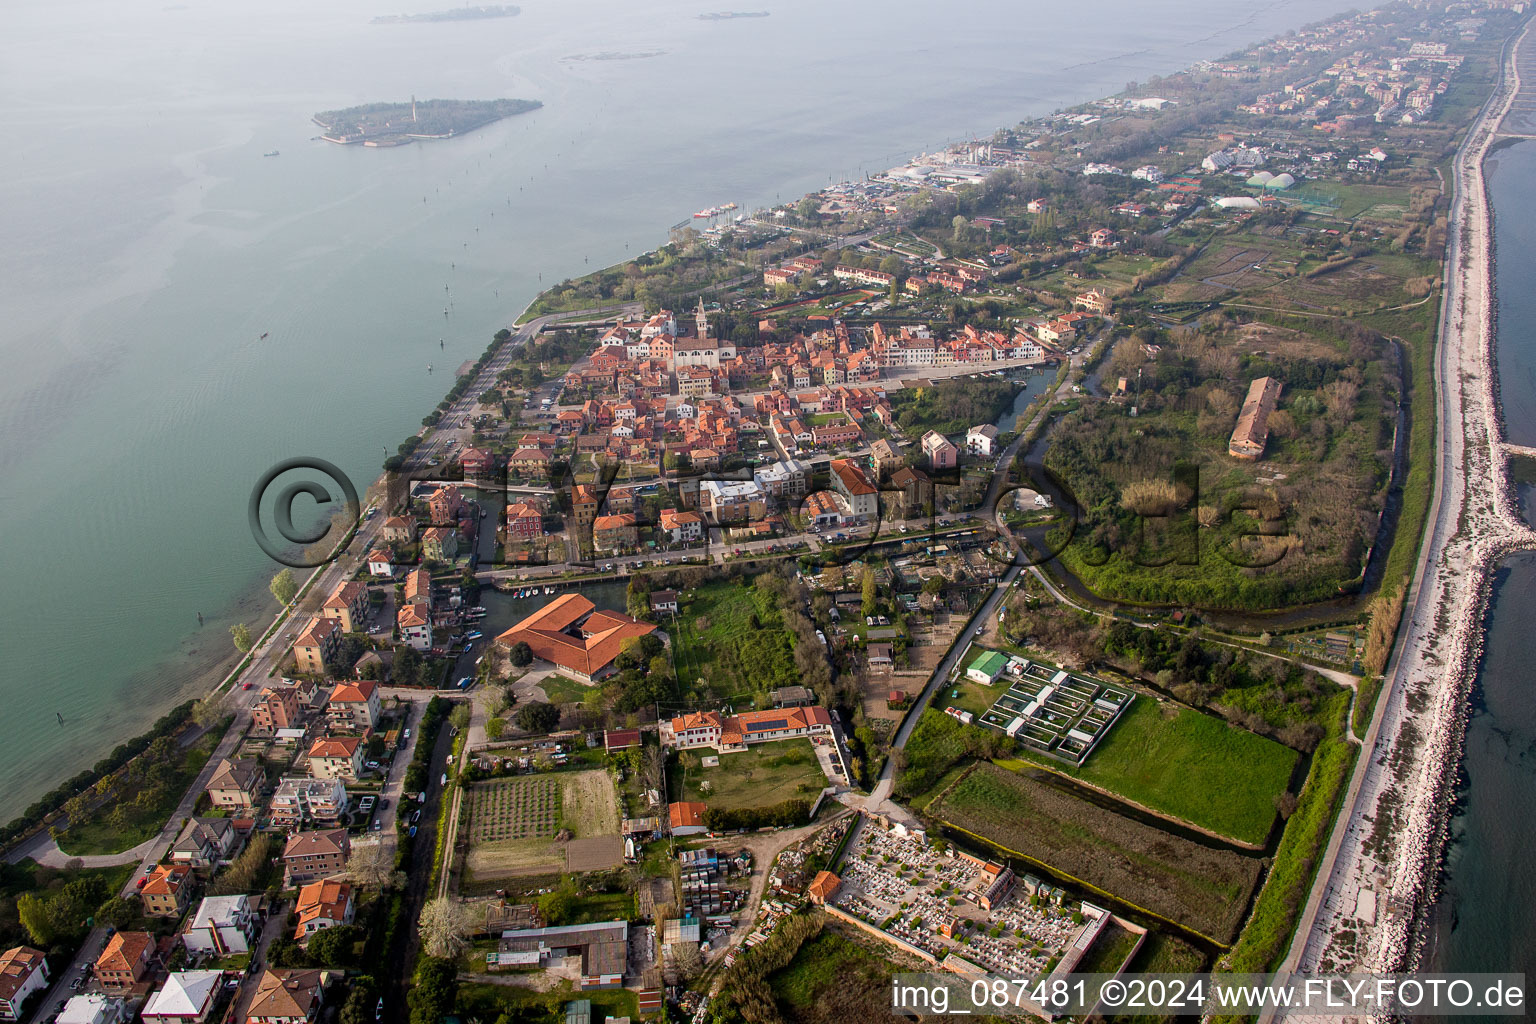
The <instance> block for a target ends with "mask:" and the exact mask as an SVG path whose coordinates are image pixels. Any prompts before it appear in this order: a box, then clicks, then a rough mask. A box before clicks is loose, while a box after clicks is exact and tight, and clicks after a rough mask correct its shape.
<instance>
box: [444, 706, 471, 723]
mask: <svg viewBox="0 0 1536 1024" xmlns="http://www.w3.org/2000/svg"><path fill="white" fill-rule="evenodd" d="M469 718H470V710H469V705H468V704H455V705H454V706H453V710H452V711H450V712H449V713H448V724H449V725H451V726H453V727H454V728H455V729H462V728H464V727H465V726H467V725H469Z"/></svg>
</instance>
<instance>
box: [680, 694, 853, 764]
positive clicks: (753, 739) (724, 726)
mask: <svg viewBox="0 0 1536 1024" xmlns="http://www.w3.org/2000/svg"><path fill="white" fill-rule="evenodd" d="M831 732H832V716H831V715H829V714H828V713H827V709H826V708H824V707H819V706H814V705H813V706H811V707H802V708H776V709H773V710H771V711H746V712H743V713H742V714H739V715H722V714H720V713H719V712H718V711H690V712H688V713H687V714H685V715H679V716H678V717H676V718H671V719H664V720H663V721H662V723H661V745H662V746H663V747H678V748H681V749H687V748H689V747H713V748H715V749H716V750H718V751H719V752H720V753H722V754H729V753H734V752H736V751H739V750H746V749H747V747H748V746H750V745H751V744H753V743H767V742H771V741H773V740H787V739H794V738H796V737H801V736H816V735H830V734H831Z"/></svg>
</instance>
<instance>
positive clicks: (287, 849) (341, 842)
mask: <svg viewBox="0 0 1536 1024" xmlns="http://www.w3.org/2000/svg"><path fill="white" fill-rule="evenodd" d="M347 847H348V842H347V830H346V829H344V828H326V829H319V830H317V831H314V832H300V833H299V834H297V835H295V836H292V837H291V838H289V840H288V843H287V845H285V846H284V847H283V857H284V859H287V858H289V857H320V856H325V855H327V854H335V853H342V852H344V851H345V850H346V849H347Z"/></svg>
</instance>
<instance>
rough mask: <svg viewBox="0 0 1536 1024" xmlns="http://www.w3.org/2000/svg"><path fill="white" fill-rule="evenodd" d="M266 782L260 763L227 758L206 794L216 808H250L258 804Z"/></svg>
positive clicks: (218, 769)
mask: <svg viewBox="0 0 1536 1024" xmlns="http://www.w3.org/2000/svg"><path fill="white" fill-rule="evenodd" d="M283 728H285V729H286V728H287V726H284V727H283ZM266 781H267V775H266V772H264V771H262V768H261V765H260V764H259V763H258V762H256V761H254V760H252V759H250V758H234V759H230V758H227V757H226V758H223V759H222V760H220V761H219V763H218V764H217V765H216V766H215V767H214V769H213V777H212V778H210V779H209V780H208V785H207V787H206V789H205V792H207V794H208V802H209V803H210V804H212V805H213V806H215V807H234V808H248V807H251V806H252V805H253V804H255V803H256V799H257V797H259V796H260V795H261V790H262V787H263V786H264V785H266Z"/></svg>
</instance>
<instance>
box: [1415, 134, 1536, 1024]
mask: <svg viewBox="0 0 1536 1024" xmlns="http://www.w3.org/2000/svg"><path fill="white" fill-rule="evenodd" d="M1488 172H1489V173H1488V183H1489V191H1490V194H1491V196H1492V200H1493V208H1494V216H1495V237H1494V244H1495V248H1496V255H1497V259H1498V273H1497V278H1496V281H1497V288H1498V309H1499V329H1498V331H1499V333H1498V353H1497V354H1498V361H1499V386H1500V393H1501V398H1502V402H1503V406H1504V417H1505V424H1506V430H1507V433H1508V436H1509V440H1510V441H1513V442H1515V443H1516V444H1525V445H1531V444H1536V332H1533V330H1532V326H1531V325H1532V323H1536V321H1533V320H1532V317H1533V315H1536V274H1533V271H1532V267H1533V266H1536V208H1533V207H1532V205H1531V202H1530V182H1531V180H1532V175H1536V146H1532V144H1531V143H1529V142H1522V143H1520V144H1518V145H1516V146H1514V147H1512V148H1509V149H1503V150H1500V151H1499V152H1497V153H1495V154H1494V155H1493V157H1492V158H1491V159H1490V160H1489V161H1488ZM1520 496H1521V504H1522V506H1523V507H1524V509H1525V516H1526V519H1527V520H1528V521H1536V516H1533V504H1532V502H1533V499H1536V489H1533V488H1532V487H1531V486H1530V485H1529V484H1522V485H1521V487H1520ZM1533 620H1536V555H1533V554H1522V555H1518V556H1516V557H1513V558H1511V559H1509V560H1508V561H1507V562H1506V563H1505V566H1504V568H1503V569H1502V570H1501V571H1500V573H1499V576H1498V580H1497V585H1496V587H1495V589H1494V592H1493V602H1492V607H1491V610H1490V612H1489V617H1488V637H1487V645H1486V649H1485V652H1484V655H1483V662H1482V665H1481V667H1480V671H1479V673H1478V679H1477V686H1476V689H1475V690H1474V692H1473V713H1472V720H1471V722H1470V723H1469V726H1468V729H1467V741H1466V758H1465V765H1464V775H1463V780H1462V782H1463V787H1462V790H1461V800H1460V802H1459V804H1458V806H1457V812H1456V815H1455V817H1454V818H1453V819H1452V823H1451V846H1450V849H1449V851H1448V854H1447V865H1446V877H1445V889H1444V892H1443V893H1442V895H1441V899H1440V902H1439V905H1438V906H1437V907H1436V912H1435V915H1434V919H1433V922H1432V926H1431V931H1430V934H1429V937H1428V939H1429V944H1428V947H1427V957H1426V959H1427V960H1428V963H1427V964H1426V969H1428V970H1434V971H1524V972H1525V973H1526V975H1527V977H1531V978H1536V875H1533V873H1532V866H1533V864H1536V859H1533V857H1532V854H1531V834H1530V823H1531V821H1533V820H1536V689H1533V687H1532V679H1531V676H1530V671H1531V665H1533V664H1536V631H1533V630H1532V629H1531V623H1532V621H1533ZM1457 1019H1458V1020H1467V1019H1468V1018H1465V1017H1462V1018H1457Z"/></svg>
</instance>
